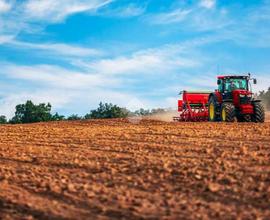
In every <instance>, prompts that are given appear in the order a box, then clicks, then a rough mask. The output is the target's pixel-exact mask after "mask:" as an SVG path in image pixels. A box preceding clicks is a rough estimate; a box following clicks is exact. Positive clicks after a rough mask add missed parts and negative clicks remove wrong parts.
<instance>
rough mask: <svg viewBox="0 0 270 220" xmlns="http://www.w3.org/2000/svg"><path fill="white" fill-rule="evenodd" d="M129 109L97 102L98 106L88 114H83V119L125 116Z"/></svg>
mask: <svg viewBox="0 0 270 220" xmlns="http://www.w3.org/2000/svg"><path fill="white" fill-rule="evenodd" d="M128 114H129V111H128V110H127V109H126V108H121V107H119V106H117V105H113V104H111V103H105V104H103V103H102V102H100V103H99V107H98V108H97V109H95V110H92V111H91V112H90V113H89V114H87V115H85V117H84V118H85V119H98V118H126V117H127V116H128Z"/></svg>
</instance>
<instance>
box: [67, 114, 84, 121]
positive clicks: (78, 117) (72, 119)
mask: <svg viewBox="0 0 270 220" xmlns="http://www.w3.org/2000/svg"><path fill="white" fill-rule="evenodd" d="M67 120H69V121H76V120H82V117H80V116H78V115H75V114H73V115H71V116H69V117H68V118H67Z"/></svg>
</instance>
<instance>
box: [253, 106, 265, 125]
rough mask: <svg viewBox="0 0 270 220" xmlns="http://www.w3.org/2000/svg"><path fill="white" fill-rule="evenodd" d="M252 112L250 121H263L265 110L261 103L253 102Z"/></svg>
mask: <svg viewBox="0 0 270 220" xmlns="http://www.w3.org/2000/svg"><path fill="white" fill-rule="evenodd" d="M253 107H254V114H253V115H252V121H253V122H256V123H263V122H264V121H265V111H264V107H263V105H262V103H260V102H254V103H253Z"/></svg>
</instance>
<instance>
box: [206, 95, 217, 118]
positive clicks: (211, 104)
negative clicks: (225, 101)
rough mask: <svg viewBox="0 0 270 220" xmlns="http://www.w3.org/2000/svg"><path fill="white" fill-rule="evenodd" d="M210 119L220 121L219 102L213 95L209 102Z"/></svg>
mask: <svg viewBox="0 0 270 220" xmlns="http://www.w3.org/2000/svg"><path fill="white" fill-rule="evenodd" d="M208 113H209V121H212V122H214V121H218V116H217V104H216V101H215V99H214V97H211V98H210V100H209V103H208Z"/></svg>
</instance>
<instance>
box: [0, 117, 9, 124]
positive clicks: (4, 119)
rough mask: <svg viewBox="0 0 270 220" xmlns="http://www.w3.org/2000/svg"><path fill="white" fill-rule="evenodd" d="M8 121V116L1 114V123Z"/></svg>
mask: <svg viewBox="0 0 270 220" xmlns="http://www.w3.org/2000/svg"><path fill="white" fill-rule="evenodd" d="M6 123H7V118H6V116H4V115H1V116H0V124H6Z"/></svg>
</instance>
